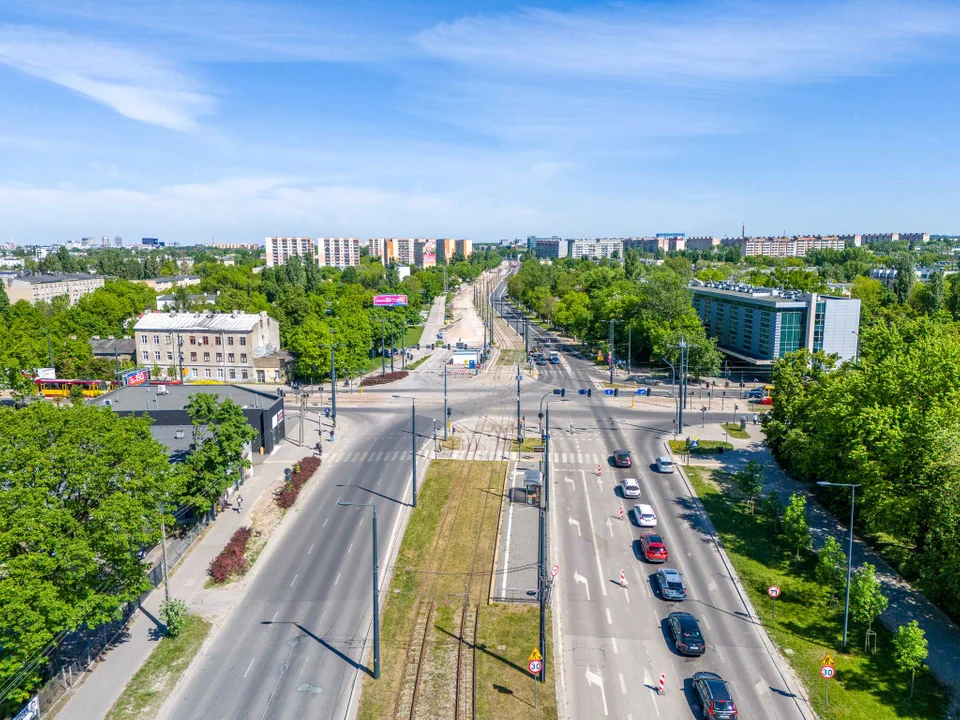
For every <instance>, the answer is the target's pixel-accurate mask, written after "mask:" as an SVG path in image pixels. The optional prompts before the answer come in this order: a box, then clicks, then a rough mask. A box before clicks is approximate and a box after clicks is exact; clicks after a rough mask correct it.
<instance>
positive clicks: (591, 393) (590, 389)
mask: <svg viewBox="0 0 960 720" xmlns="http://www.w3.org/2000/svg"><path fill="white" fill-rule="evenodd" d="M587 397H593V388H587Z"/></svg>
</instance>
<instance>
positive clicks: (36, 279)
mask: <svg viewBox="0 0 960 720" xmlns="http://www.w3.org/2000/svg"><path fill="white" fill-rule="evenodd" d="M104 280H105V278H104V277H103V276H101V275H90V274H88V273H75V274H66V273H62V274H58V275H27V276H22V277H20V276H18V277H12V278H7V279H6V280H5V281H4V289H5V290H6V292H7V297H8V298H10V302H11V303H15V302H18V301H20V300H26V301H27V302H29V303H35V302H41V301H44V302H50V301H52V300H53V299H54V298H55V297H59V296H61V295H66V296H67V297H68V298H69V300H70V304H71V305H75V304H76V302H77V300H79V299H80V298H81V297H83V296H84V295H86V294H87V293H92V292H93V291H94V290H96V289H97V288H102V287H103V283H104Z"/></svg>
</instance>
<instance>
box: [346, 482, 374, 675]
mask: <svg viewBox="0 0 960 720" xmlns="http://www.w3.org/2000/svg"><path fill="white" fill-rule="evenodd" d="M337 505H343V506H344V507H369V508H373V679H374V680H379V679H380V582H379V579H378V575H379V570H380V560H379V557H378V553H377V506H376V505H374V504H373V503H353V502H343V501H338V502H337Z"/></svg>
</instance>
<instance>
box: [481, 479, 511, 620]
mask: <svg viewBox="0 0 960 720" xmlns="http://www.w3.org/2000/svg"><path fill="white" fill-rule="evenodd" d="M500 462H503V461H502V460H501V461H500ZM514 464H515V463H514V461H512V460H510V461H507V469H506V471H505V472H504V473H503V492H502V493H501V495H500V512H498V513H497V542H496V544H495V545H494V550H493V567H492V568H491V570H490V587H489V588H488V589H487V605H492V604H493V600H492V598H493V593H494V591H495V588H496V584H497V560H499V559H500V534H501V531H502V530H503V500H504V498H505V497H507V481H508V480H509V479H510V466H511V465H514Z"/></svg>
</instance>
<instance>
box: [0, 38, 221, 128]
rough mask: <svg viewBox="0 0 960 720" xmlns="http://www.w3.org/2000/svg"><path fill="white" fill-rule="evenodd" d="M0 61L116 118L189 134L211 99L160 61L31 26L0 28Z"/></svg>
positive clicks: (120, 47)
mask: <svg viewBox="0 0 960 720" xmlns="http://www.w3.org/2000/svg"><path fill="white" fill-rule="evenodd" d="M0 63H3V64H6V65H9V66H11V67H14V68H16V69H17V70H20V71H21V72H24V73H27V74H29V75H33V76H36V77H39V78H42V79H44V80H47V81H49V82H53V83H56V84H58V85H62V86H63V87H66V88H69V89H71V90H73V91H75V92H77V93H80V94H81V95H85V96H86V97H88V98H90V99H92V100H95V101H96V102H99V103H102V104H104V105H106V106H108V107H110V108H112V109H114V110H116V111H117V112H118V113H120V114H121V115H124V116H125V117H128V118H130V119H132V120H138V121H140V122H143V123H147V124H150V125H156V126H159V127H165V128H169V129H171V130H178V131H181V132H191V131H194V130H196V129H197V126H198V120H199V118H201V117H203V116H204V115H206V114H208V113H210V112H212V110H213V108H214V105H215V103H214V100H213V98H212V97H211V96H210V95H208V94H205V93H203V92H201V91H200V90H199V89H198V87H197V83H196V82H195V81H193V80H192V79H191V78H190V77H189V76H188V75H187V74H186V73H184V72H183V71H182V70H180V69H178V68H176V67H175V66H173V65H171V64H170V63H168V62H166V61H164V60H163V59H161V58H159V57H157V56H154V55H151V54H149V53H147V52H143V51H140V50H134V49H132V48H129V47H126V46H124V45H120V44H117V43H113V42H106V41H102V40H96V39H92V38H88V37H81V36H77V35H73V34H68V33H62V32H53V31H49V30H45V29H40V28H35V27H31V26H16V25H2V26H0Z"/></svg>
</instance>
